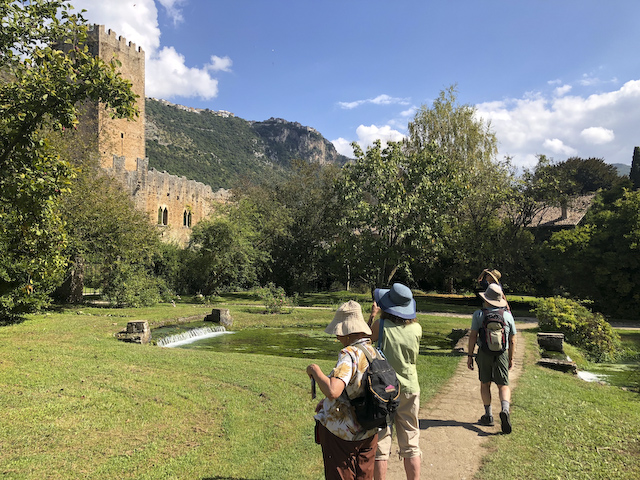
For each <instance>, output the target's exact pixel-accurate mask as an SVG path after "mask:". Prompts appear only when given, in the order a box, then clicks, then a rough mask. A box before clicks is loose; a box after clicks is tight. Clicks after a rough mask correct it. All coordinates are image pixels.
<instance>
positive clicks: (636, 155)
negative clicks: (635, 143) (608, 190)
mask: <svg viewBox="0 0 640 480" xmlns="http://www.w3.org/2000/svg"><path fill="white" fill-rule="evenodd" d="M629 178H631V183H633V189H634V190H640V147H636V148H634V149H633V160H632V161H631V172H630V173H629Z"/></svg>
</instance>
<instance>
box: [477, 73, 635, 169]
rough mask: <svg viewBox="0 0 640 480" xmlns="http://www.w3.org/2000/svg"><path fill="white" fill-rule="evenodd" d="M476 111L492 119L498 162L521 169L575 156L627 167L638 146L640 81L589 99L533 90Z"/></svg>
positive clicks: (485, 104) (587, 97)
mask: <svg viewBox="0 0 640 480" xmlns="http://www.w3.org/2000/svg"><path fill="white" fill-rule="evenodd" d="M601 86H602V85H600V87H601ZM476 108H477V110H478V114H479V116H480V117H482V118H484V120H485V121H486V120H489V121H491V126H492V128H493V130H494V131H495V133H496V136H497V138H498V142H499V144H498V150H499V154H498V155H499V158H503V157H504V156H510V157H512V159H513V162H514V164H515V165H516V166H517V167H519V168H522V167H530V166H532V165H533V164H535V160H534V159H535V156H536V155H538V154H545V155H548V156H550V157H551V158H554V160H557V161H562V160H566V158H567V157H569V156H578V157H581V158H590V157H595V158H602V159H604V160H605V161H606V162H608V163H630V162H631V157H632V155H633V147H634V146H635V145H638V143H639V139H638V133H637V130H638V125H640V80H631V81H628V82H627V83H625V84H624V85H623V86H622V87H621V88H619V89H617V90H612V91H608V92H602V93H597V94H592V95H588V96H578V95H566V96H562V97H556V96H554V95H553V94H551V95H547V96H545V95H543V94H542V93H539V92H534V93H527V94H525V95H524V96H523V97H522V98H520V99H517V98H511V99H506V100H503V101H495V102H487V103H481V104H478V105H476ZM594 125H597V127H594Z"/></svg>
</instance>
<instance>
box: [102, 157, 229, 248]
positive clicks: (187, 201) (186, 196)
mask: <svg viewBox="0 0 640 480" xmlns="http://www.w3.org/2000/svg"><path fill="white" fill-rule="evenodd" d="M106 171H107V172H108V173H109V174H110V175H112V176H113V177H115V178H118V179H120V180H121V181H122V183H123V184H124V186H125V188H126V189H127V192H128V193H129V194H130V195H131V197H132V198H133V201H134V202H135V205H136V208H138V209H139V210H142V211H146V212H147V214H148V216H149V221H150V222H151V223H154V224H156V225H158V228H160V229H161V230H162V237H163V239H164V240H165V241H172V242H177V243H179V244H184V243H186V242H187V241H188V240H189V236H190V235H191V228H192V227H193V226H194V225H196V224H197V223H198V222H200V221H201V220H203V219H205V218H207V217H208V216H209V215H210V214H211V212H212V211H213V209H214V206H215V204H220V203H223V202H224V201H226V199H227V191H226V190H219V191H217V192H213V190H212V189H211V187H210V186H209V185H205V184H204V183H200V182H196V181H195V180H188V179H187V178H186V177H178V176H177V175H171V174H169V173H167V172H159V171H157V170H155V169H153V168H151V169H149V160H148V159H146V158H138V160H137V164H136V169H135V170H129V169H127V162H126V158H125V157H117V156H114V157H113V166H112V167H110V168H107V169H106Z"/></svg>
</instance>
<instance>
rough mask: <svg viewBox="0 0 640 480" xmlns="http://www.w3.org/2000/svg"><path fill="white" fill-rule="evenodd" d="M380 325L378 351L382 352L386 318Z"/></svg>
mask: <svg viewBox="0 0 640 480" xmlns="http://www.w3.org/2000/svg"><path fill="white" fill-rule="evenodd" d="M378 325H379V329H378V349H380V350H382V337H384V328H383V325H384V318H381V319H380V320H378Z"/></svg>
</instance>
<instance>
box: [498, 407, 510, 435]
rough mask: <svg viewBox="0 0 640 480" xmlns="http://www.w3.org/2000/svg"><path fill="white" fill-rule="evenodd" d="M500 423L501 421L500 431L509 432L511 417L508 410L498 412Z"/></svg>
mask: <svg viewBox="0 0 640 480" xmlns="http://www.w3.org/2000/svg"><path fill="white" fill-rule="evenodd" d="M500 423H502V433H511V417H510V415H509V412H500Z"/></svg>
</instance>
